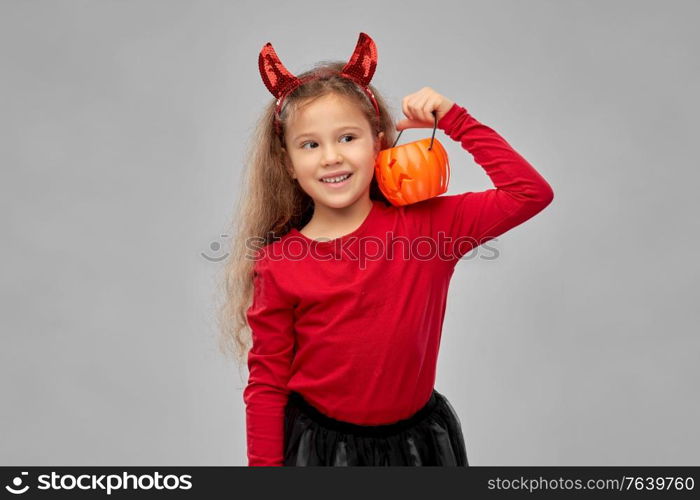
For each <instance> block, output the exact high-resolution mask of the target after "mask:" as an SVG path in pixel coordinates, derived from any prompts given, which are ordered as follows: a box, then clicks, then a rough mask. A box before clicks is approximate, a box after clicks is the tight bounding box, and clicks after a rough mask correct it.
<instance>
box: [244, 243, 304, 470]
mask: <svg viewBox="0 0 700 500" xmlns="http://www.w3.org/2000/svg"><path fill="white" fill-rule="evenodd" d="M253 279H254V286H255V289H254V295H253V302H252V304H251V306H250V307H249V308H248V311H247V313H246V316H247V319H248V324H249V325H250V328H251V331H252V337H253V345H252V348H251V349H250V352H249V353H248V371H249V378H248V385H247V386H246V388H245V389H244V391H243V400H244V401H245V404H246V439H247V444H248V465H249V466H282V465H283V459H284V450H283V447H284V408H285V405H286V404H287V400H288V397H289V391H288V390H287V381H288V380H289V375H290V368H291V363H292V359H293V357H294V334H293V324H294V311H293V304H292V303H291V301H290V300H289V298H287V297H285V295H284V294H283V293H282V291H281V290H280V288H279V287H278V285H277V282H276V280H275V277H274V274H273V272H272V269H271V267H270V262H269V261H268V260H267V259H266V258H265V256H264V255H263V257H262V258H260V259H259V260H257V261H256V263H255V267H254V278H253Z"/></svg>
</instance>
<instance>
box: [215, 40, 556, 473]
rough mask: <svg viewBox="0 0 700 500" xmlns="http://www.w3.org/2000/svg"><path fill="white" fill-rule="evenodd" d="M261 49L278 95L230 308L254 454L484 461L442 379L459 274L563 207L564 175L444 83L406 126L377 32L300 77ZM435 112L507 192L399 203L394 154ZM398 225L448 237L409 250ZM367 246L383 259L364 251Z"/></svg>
mask: <svg viewBox="0 0 700 500" xmlns="http://www.w3.org/2000/svg"><path fill="white" fill-rule="evenodd" d="M259 62H260V73H261V76H262V78H263V82H264V83H265V85H266V86H267V88H268V90H270V91H271V93H272V94H273V95H274V96H275V97H276V100H273V101H271V102H270V104H269V105H268V106H267V108H266V109H265V112H264V113H263V116H262V119H261V121H260V123H259V124H258V128H257V131H256V134H255V137H254V142H253V144H252V150H251V155H250V161H249V162H248V171H247V179H246V183H245V186H244V191H243V194H242V197H241V206H240V207H239V210H238V214H237V217H236V219H235V226H236V229H237V231H236V239H235V243H234V245H233V247H232V253H231V256H230V257H229V260H228V263H227V267H226V270H225V271H226V275H225V282H224V284H225V286H226V289H225V291H226V302H225V304H224V305H223V307H222V309H221V320H222V325H223V328H222V332H223V334H224V335H223V337H222V339H223V340H224V341H226V342H227V347H229V348H231V349H233V350H234V352H236V353H237V354H238V359H239V361H241V362H243V360H245V359H247V366H248V369H249V377H248V383H247V385H246V387H245V389H244V391H243V399H244V402H245V405H246V428H247V444H248V452H247V454H248V464H249V465H251V466H261V465H262V466H280V465H288V466H303V465H329V466H355V465H415V466H426V465H453V466H467V465H468V461H467V454H466V448H465V442H464V436H463V433H462V428H461V424H460V420H459V418H458V416H457V414H456V413H455V411H454V409H453V407H452V405H451V404H450V402H449V401H448V399H447V398H446V396H445V395H443V394H442V393H440V392H438V391H437V390H436V389H435V387H434V385H435V375H436V369H437V359H438V352H439V346H440V339H441V335H442V325H443V319H444V315H445V306H446V300H447V292H448V288H449V283H450V278H451V276H452V273H453V270H454V267H455V265H456V264H457V262H459V261H460V258H461V257H462V256H464V255H465V254H466V253H467V252H469V251H470V250H471V249H473V248H475V247H477V246H478V245H480V244H482V243H484V242H485V241H488V240H490V239H492V238H495V237H496V236H499V235H501V234H503V233H505V232H506V231H508V230H509V229H511V228H513V227H515V226H517V225H519V224H521V223H523V222H524V221H526V220H528V219H530V218H531V217H533V216H534V215H535V214H537V213H538V212H540V211H541V210H543V209H544V208H545V207H546V206H547V205H549V203H550V202H551V201H552V199H553V191H552V189H551V187H550V186H549V184H548V183H547V182H546V181H545V180H544V178H543V177H542V176H541V175H540V174H539V173H538V172H537V171H536V170H535V169H534V168H533V167H532V165H530V164H529V163H528V162H527V161H526V160H525V159H524V158H523V157H522V156H521V155H519V154H518V153H517V152H516V151H515V150H514V149H513V148H512V147H511V146H510V145H509V144H508V143H507V142H506V141H505V140H504V139H503V138H502V137H501V136H500V135H499V134H497V133H496V132H495V131H494V130H493V129H491V128H489V127H488V126H486V125H483V124H482V123H480V122H479V121H477V120H476V119H475V118H474V117H473V116H471V115H470V114H469V113H468V112H467V110H466V109H465V108H463V107H461V106H459V105H458V104H456V103H455V102H454V101H452V100H450V99H448V98H447V97H445V96H443V95H441V94H439V93H438V92H436V91H435V90H433V89H432V88H430V87H423V88H422V89H420V90H419V91H417V92H415V93H412V94H410V95H407V96H406V97H404V99H403V100H402V111H403V113H404V115H405V118H404V119H402V120H401V121H399V122H398V123H396V124H395V123H394V121H393V119H392V118H391V116H390V113H389V112H388V110H387V107H386V104H385V103H384V100H383V99H382V97H381V96H380V95H379V93H378V92H377V91H376V89H375V88H374V87H373V86H371V85H370V83H369V82H370V80H371V78H372V75H373V73H374V70H375V67H376V47H375V45H374V42H373V41H372V39H371V38H370V37H369V36H367V35H366V34H364V33H361V34H360V38H359V40H358V43H357V46H356V48H355V52H354V53H353V56H352V57H351V58H350V61H349V62H347V63H343V62H333V63H329V64H322V65H317V66H316V67H315V68H314V69H312V70H310V71H307V72H305V73H303V74H301V75H299V76H298V77H297V76H295V75H292V74H291V73H290V72H289V71H288V70H286V68H284V66H283V65H282V63H281V62H280V61H279V58H278V57H277V55H276V54H275V52H274V50H273V49H272V46H271V45H270V44H269V43H268V44H266V45H265V46H264V47H263V50H262V51H261V53H260V59H259ZM435 119H437V127H438V128H439V129H440V130H442V131H444V133H445V134H446V135H447V136H448V137H450V138H452V139H453V140H455V141H457V142H458V143H459V144H460V145H461V146H462V147H463V148H464V149H465V150H466V151H468V152H469V153H470V154H471V155H472V156H473V157H474V160H475V161H476V162H477V163H478V164H479V165H480V166H481V167H482V168H483V169H484V171H485V173H486V174H487V175H488V176H489V178H490V179H491V180H492V181H493V184H494V188H492V189H488V190H485V191H479V192H471V191H470V192H464V193H461V194H456V195H450V196H438V197H435V198H431V199H428V200H424V201H422V202H418V203H414V204H412V205H406V206H400V207H396V206H393V205H391V204H390V203H389V202H388V201H387V199H386V198H385V197H384V196H383V194H382V192H381V190H380V189H379V187H378V185H377V181H376V178H375V177H374V161H375V158H376V156H377V153H378V152H379V151H380V150H382V149H386V148H388V147H390V145H391V144H392V142H393V141H394V137H395V133H396V130H403V129H406V128H411V127H415V128H433V126H434V123H435ZM390 234H391V235H393V236H397V237H400V239H401V240H402V241H403V242H408V243H412V242H416V241H418V240H419V239H420V240H423V241H425V239H429V240H430V241H433V242H437V241H440V242H441V243H440V244H441V245H443V247H442V250H444V251H440V252H436V253H432V254H430V255H429V256H426V255H425V254H423V253H421V254H420V255H419V253H418V252H417V251H416V249H417V247H416V246H414V245H409V246H408V251H398V252H393V251H390V250H391V249H390V248H388V247H385V246H384V245H383V243H382V242H383V241H384V240H385V238H386V237H387V235H390ZM253 243H256V244H253ZM368 244H372V245H374V247H373V250H372V258H371V259H367V260H366V261H363V260H362V259H358V255H362V253H363V252H366V251H367V248H368ZM370 246H371V245H370ZM404 250H406V248H404Z"/></svg>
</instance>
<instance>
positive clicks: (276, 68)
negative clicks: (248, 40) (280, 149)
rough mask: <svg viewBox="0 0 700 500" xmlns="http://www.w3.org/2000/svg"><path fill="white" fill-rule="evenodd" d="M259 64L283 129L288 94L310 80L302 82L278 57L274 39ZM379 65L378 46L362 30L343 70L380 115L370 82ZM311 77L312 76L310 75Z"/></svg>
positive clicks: (262, 51)
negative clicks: (282, 120)
mask: <svg viewBox="0 0 700 500" xmlns="http://www.w3.org/2000/svg"><path fill="white" fill-rule="evenodd" d="M258 67H259V69H260V76H261V77H262V80H263V82H264V83H265V86H266V87H267V89H268V90H269V91H270V93H272V95H273V96H275V97H276V98H277V105H276V110H275V126H276V128H277V130H278V131H279V123H278V117H279V111H280V109H281V108H282V101H283V100H284V97H285V96H286V95H287V94H288V93H290V92H291V91H292V90H294V89H295V88H296V87H298V86H299V85H301V84H302V83H305V82H306V81H308V80H304V81H302V80H301V79H299V78H298V77H297V76H295V75H294V74H292V72H291V71H289V70H288V69H287V68H285V66H284V64H282V61H280V58H279V57H278V56H277V53H276V52H275V49H274V48H273V47H272V44H271V43H270V42H267V43H266V44H265V45H264V46H263V48H262V50H261V51H260V55H259V56H258ZM376 68H377V46H376V45H375V43H374V40H372V38H371V37H370V36H369V35H367V34H366V33H360V37H359V38H358V40H357V44H356V45H355V50H354V51H353V53H352V56H350V60H349V61H348V63H347V64H346V65H345V66H344V67H343V69H342V70H341V72H340V75H341V76H344V77H346V78H349V79H351V80H353V81H354V82H356V83H358V84H359V85H360V87H361V88H362V90H363V91H364V92H365V93H366V94H367V97H369V99H370V101H371V102H372V105H373V106H374V109H375V111H376V112H377V115H379V106H378V105H377V101H376V99H375V98H374V94H373V93H372V91H371V90H370V89H369V82H370V81H371V80H372V77H373V76H374V71H375V70H376ZM309 79H310V78H309Z"/></svg>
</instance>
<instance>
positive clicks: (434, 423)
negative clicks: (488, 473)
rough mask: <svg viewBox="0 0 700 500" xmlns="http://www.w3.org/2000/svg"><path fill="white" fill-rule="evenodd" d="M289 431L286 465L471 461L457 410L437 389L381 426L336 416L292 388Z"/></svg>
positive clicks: (287, 414) (287, 410)
mask: <svg viewBox="0 0 700 500" xmlns="http://www.w3.org/2000/svg"><path fill="white" fill-rule="evenodd" d="M284 432H285V436H284V465H285V466H291V467H299V466H334V467H338V466H459V467H466V466H468V465H469V463H468V461H467V451H466V448H465V446H464V437H463V435H462V427H461V424H460V421H459V418H458V417H457V413H456V412H455V410H454V408H453V407H452V405H451V404H450V402H449V401H448V400H447V398H446V397H445V396H443V395H442V394H440V393H439V392H438V391H436V390H433V393H432V395H431V396H430V399H429V400H428V402H427V403H426V404H425V406H423V408H421V409H420V410H418V411H417V412H416V413H415V414H414V415H412V416H411V417H409V418H407V419H405V420H400V421H398V422H394V423H391V424H386V425H376V426H369V425H357V424H353V423H350V422H343V421H340V420H335V419H333V418H331V417H329V416H327V415H325V414H323V413H321V412H320V411H319V410H318V409H317V408H315V407H313V406H311V404H310V403H309V402H308V401H306V400H305V399H304V398H303V397H302V396H301V394H299V393H297V392H295V391H292V392H291V393H290V396H289V401H288V403H287V406H286V408H285V419H284Z"/></svg>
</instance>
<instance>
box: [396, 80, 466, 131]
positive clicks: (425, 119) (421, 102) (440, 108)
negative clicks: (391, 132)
mask: <svg viewBox="0 0 700 500" xmlns="http://www.w3.org/2000/svg"><path fill="white" fill-rule="evenodd" d="M453 104H454V101H451V100H450V99H448V98H447V97H445V96H443V95H440V94H438V93H437V92H435V91H434V90H433V89H431V88H430V87H423V88H422V89H420V90H419V91H418V92H414V93H413V94H408V95H407V96H406V97H404V98H403V100H402V101H401V107H402V109H403V114H404V115H406V118H404V119H403V120H399V121H398V122H397V123H396V130H404V129H407V128H433V127H434V126H435V118H434V116H435V115H433V113H432V112H433V111H435V113H436V115H437V119H438V121H439V120H440V118H442V117H443V116H445V114H446V113H447V112H448V111H449V110H450V108H452V105H453Z"/></svg>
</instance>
